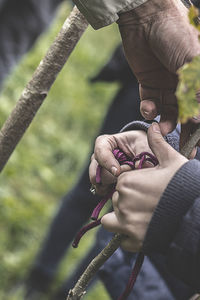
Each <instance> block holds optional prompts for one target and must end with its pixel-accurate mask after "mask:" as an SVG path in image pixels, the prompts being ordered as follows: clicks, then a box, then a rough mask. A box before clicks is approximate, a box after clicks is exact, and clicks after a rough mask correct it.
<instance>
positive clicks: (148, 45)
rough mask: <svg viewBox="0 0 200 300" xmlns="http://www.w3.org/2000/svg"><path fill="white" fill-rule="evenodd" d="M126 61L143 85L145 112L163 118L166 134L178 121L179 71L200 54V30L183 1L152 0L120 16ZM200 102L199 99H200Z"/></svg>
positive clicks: (145, 114) (150, 115) (143, 109)
mask: <svg viewBox="0 0 200 300" xmlns="http://www.w3.org/2000/svg"><path fill="white" fill-rule="evenodd" d="M118 24H119V29H120V32H121V36H122V41H123V45H124V50H125V54H126V58H127V60H128V62H129V64H130V66H131V68H132V70H133V72H134V74H135V75H136V77H137V78H138V81H139V83H140V97H141V113H142V115H143V116H144V118H145V119H147V120H152V119H154V118H155V117H156V116H157V115H158V114H160V115H161V119H160V128H161V132H162V134H163V135H166V134H167V133H169V132H170V131H172V130H173V129H174V128H175V126H176V122H177V116H178V107H177V99H176V96H175V91H176V87H177V83H178V76H177V73H176V72H177V70H178V69H179V68H180V67H181V66H183V65H184V64H185V63H186V62H189V61H191V60H192V58H193V57H194V56H197V55H199V54H200V43H199V40H198V32H197V30H196V29H195V28H194V27H193V26H192V25H190V23H189V19H188V11H187V9H186V8H185V7H184V5H183V4H182V2H181V1H180V0H149V1H147V2H146V3H144V4H143V5H141V6H139V7H137V8H136V9H133V10H131V11H128V12H125V13H122V14H121V15H120V16H119V21H118ZM197 100H198V99H197Z"/></svg>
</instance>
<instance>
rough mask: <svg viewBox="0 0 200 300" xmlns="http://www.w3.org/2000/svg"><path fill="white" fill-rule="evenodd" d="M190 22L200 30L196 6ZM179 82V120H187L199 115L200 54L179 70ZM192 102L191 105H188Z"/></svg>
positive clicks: (192, 8)
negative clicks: (197, 94)
mask: <svg viewBox="0 0 200 300" xmlns="http://www.w3.org/2000/svg"><path fill="white" fill-rule="evenodd" d="M189 20H190V23H191V24H192V25H193V26H194V27H195V28H196V29H197V30H199V31H200V23H199V11H198V9H197V8H195V7H194V6H191V8H190V10H189ZM178 75H179V84H178V88H177V92H176V95H177V98H178V106H179V120H180V122H181V123H185V122H187V120H188V119H189V118H192V117H193V116H198V115H199V110H200V105H199V103H198V102H197V101H196V93H197V91H199V90H200V80H199V78H200V56H197V57H194V58H193V60H192V61H191V62H189V63H187V64H185V65H184V66H183V67H182V68H180V69H179V70H178ZM188 102H190V105H188Z"/></svg>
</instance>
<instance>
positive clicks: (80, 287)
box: [67, 234, 125, 300]
mask: <svg viewBox="0 0 200 300" xmlns="http://www.w3.org/2000/svg"><path fill="white" fill-rule="evenodd" d="M124 238H125V236H124V235H122V234H116V235H115V236H114V237H113V238H112V240H111V241H110V242H109V244H108V245H107V246H106V247H105V248H104V249H103V250H102V251H101V252H100V253H99V254H98V255H97V256H96V257H95V258H94V259H93V260H92V261H91V263H90V264H89V265H88V267H87V269H86V270H85V271H84V273H83V275H82V276H81V277H80V279H79V280H78V281H77V283H76V285H75V286H74V288H73V289H72V290H70V291H69V294H68V296H67V300H79V299H81V297H82V296H83V295H85V293H86V291H85V289H86V287H87V285H88V283H89V282H90V280H91V279H92V278H93V276H94V275H95V274H96V272H97V271H98V270H99V268H100V267H101V266H102V265H103V264H104V263H105V262H106V261H107V260H108V258H109V257H110V256H111V255H112V254H113V253H114V252H115V251H116V250H117V249H118V248H119V246H120V244H121V242H122V240H123V239H124Z"/></svg>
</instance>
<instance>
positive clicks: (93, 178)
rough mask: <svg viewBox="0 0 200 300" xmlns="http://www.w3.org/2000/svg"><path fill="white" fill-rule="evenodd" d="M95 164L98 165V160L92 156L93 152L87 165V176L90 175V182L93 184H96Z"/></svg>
mask: <svg viewBox="0 0 200 300" xmlns="http://www.w3.org/2000/svg"><path fill="white" fill-rule="evenodd" d="M97 166H98V162H97V161H96V159H95V158H94V154H93V155H92V157H91V163H90V165H89V177H90V182H91V183H92V184H94V185H95V184H96V172H97Z"/></svg>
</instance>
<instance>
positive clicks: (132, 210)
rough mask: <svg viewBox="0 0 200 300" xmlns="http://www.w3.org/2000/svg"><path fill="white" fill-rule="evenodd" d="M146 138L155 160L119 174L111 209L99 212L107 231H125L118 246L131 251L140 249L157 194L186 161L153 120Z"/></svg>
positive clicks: (160, 192) (157, 198) (158, 196)
mask: <svg viewBox="0 0 200 300" xmlns="http://www.w3.org/2000/svg"><path fill="white" fill-rule="evenodd" d="M148 142H149V145H150V148H151V150H152V151H153V153H154V154H155V156H156V157H157V159H158V161H159V164H158V165H157V166H156V167H154V168H148V169H142V170H136V171H130V172H125V173H123V174H121V175H120V176H119V177H118V180H117V185H116V192H115V193H114V194H113V198H112V202H113V209H114V211H113V212H111V213H109V214H106V215H105V216H103V218H102V221H101V223H102V224H103V226H104V227H105V228H106V229H107V230H108V231H111V232H118V233H122V234H125V235H127V236H128V238H127V239H125V240H124V241H123V242H122V247H123V248H124V249H125V250H127V251H132V252H138V251H139V250H141V247H142V244H143V241H144V238H145V234H146V231H147V228H148V225H149V222H150V220H151V218H152V214H153V212H154V209H155V207H156V206H157V204H158V201H159V199H160V197H161V195H162V194H163V192H164V190H165V188H166V187H167V185H168V183H169V181H170V180H171V178H172V177H173V176H174V174H175V173H176V172H177V170H178V169H179V168H180V167H181V166H182V165H183V164H185V163H186V162H187V159H186V158H185V157H184V156H182V155H181V154H179V153H178V152H177V151H175V150H174V149H173V148H172V147H171V146H170V145H169V144H167V142H166V141H165V140H164V139H163V137H162V135H161V132H160V128H159V125H158V124H156V123H153V125H152V126H151V127H150V128H149V130H148Z"/></svg>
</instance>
